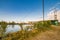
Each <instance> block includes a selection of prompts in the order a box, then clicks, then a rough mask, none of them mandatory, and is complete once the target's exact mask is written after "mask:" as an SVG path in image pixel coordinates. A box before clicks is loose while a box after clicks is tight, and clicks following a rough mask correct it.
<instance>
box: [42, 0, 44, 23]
mask: <svg viewBox="0 0 60 40" xmlns="http://www.w3.org/2000/svg"><path fill="white" fill-rule="evenodd" d="M42 13H43V23H44V0H42Z"/></svg>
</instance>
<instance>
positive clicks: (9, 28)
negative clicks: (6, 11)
mask: <svg viewBox="0 0 60 40" xmlns="http://www.w3.org/2000/svg"><path fill="white" fill-rule="evenodd" d="M19 30H21V28H20V26H19V25H14V27H13V26H12V25H8V26H7V28H6V32H7V33H9V32H16V31H19Z"/></svg>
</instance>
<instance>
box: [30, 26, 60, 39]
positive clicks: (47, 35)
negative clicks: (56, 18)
mask: <svg viewBox="0 0 60 40" xmlns="http://www.w3.org/2000/svg"><path fill="white" fill-rule="evenodd" d="M53 29H54V30H50V31H46V32H42V33H40V34H38V35H37V36H35V37H33V38H30V40H60V27H53Z"/></svg>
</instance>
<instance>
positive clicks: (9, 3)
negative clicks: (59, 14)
mask: <svg viewBox="0 0 60 40" xmlns="http://www.w3.org/2000/svg"><path fill="white" fill-rule="evenodd" d="M57 3H60V0H44V13H45V18H46V16H47V14H48V12H50V10H49V9H50V8H52V7H53V6H54V5H55V4H57ZM57 7H58V8H59V9H60V7H59V5H58V6H57ZM41 19H42V0H0V21H7V22H9V21H10V22H11V21H15V22H27V21H37V20H41Z"/></svg>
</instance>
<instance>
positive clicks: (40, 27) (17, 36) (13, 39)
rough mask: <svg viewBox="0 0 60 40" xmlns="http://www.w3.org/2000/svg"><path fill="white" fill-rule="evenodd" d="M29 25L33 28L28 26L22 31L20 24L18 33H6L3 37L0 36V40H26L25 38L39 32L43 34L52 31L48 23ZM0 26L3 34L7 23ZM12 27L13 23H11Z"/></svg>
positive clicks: (1, 23) (0, 23)
mask: <svg viewBox="0 0 60 40" xmlns="http://www.w3.org/2000/svg"><path fill="white" fill-rule="evenodd" d="M31 24H33V26H28V27H27V28H26V29H25V30H23V28H22V24H20V25H21V28H22V29H21V30H20V31H18V32H14V33H8V34H6V35H5V36H1V37H0V39H1V40H28V39H27V38H30V37H34V36H36V35H37V34H39V33H41V32H44V31H47V30H52V28H51V22H50V21H44V23H43V22H35V23H31ZM0 25H1V27H2V29H3V32H5V29H6V27H7V23H6V22H0ZM12 25H14V22H12ZM29 29H30V30H29ZM2 35H4V34H2Z"/></svg>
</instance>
